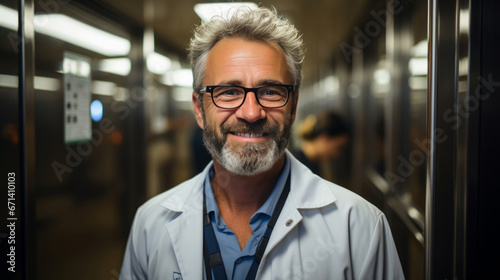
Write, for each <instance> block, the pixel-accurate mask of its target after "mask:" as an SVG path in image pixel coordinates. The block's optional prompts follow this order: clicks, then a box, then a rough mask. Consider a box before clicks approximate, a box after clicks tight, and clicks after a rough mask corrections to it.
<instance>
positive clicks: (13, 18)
mask: <svg viewBox="0 0 500 280" xmlns="http://www.w3.org/2000/svg"><path fill="white" fill-rule="evenodd" d="M17 22H18V14H17V11H16V10H14V9H11V8H7V7H5V6H2V5H0V26H3V27H5V28H8V29H12V30H17Z"/></svg>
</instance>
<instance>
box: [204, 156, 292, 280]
mask: <svg viewBox="0 0 500 280" xmlns="http://www.w3.org/2000/svg"><path fill="white" fill-rule="evenodd" d="M289 171H290V159H289V158H288V157H287V156H285V166H284V167H283V170H282V171H281V174H280V177H279V178H278V182H277V183H276V186H275V187H274V189H273V191H272V192H271V195H270V196H269V198H268V199H267V200H266V202H265V203H264V204H263V205H262V206H261V207H260V208H259V210H257V212H255V213H254V214H253V215H252V217H251V218H250V228H252V231H253V235H252V237H251V238H250V240H248V243H247V244H246V245H245V248H243V250H241V249H240V245H239V243H238V239H237V238H236V235H235V234H234V233H233V231H232V230H231V229H229V228H228V227H227V225H226V223H225V222H224V220H223V219H222V218H221V216H220V212H219V207H218V206H217V203H216V202H215V198H214V193H213V191H212V185H211V183H210V181H211V180H210V179H211V178H212V177H213V175H214V169H213V165H212V167H211V168H210V172H208V174H207V177H206V178H205V186H210V187H209V188H208V187H206V188H205V195H206V200H207V213H208V215H209V216H210V221H211V222H212V227H213V228H214V232H215V237H216V238H217V242H218V243H219V248H220V252H221V256H222V261H223V262H224V268H225V270H226V275H227V278H228V280H231V279H245V278H246V276H247V273H248V270H249V269H250V266H251V265H252V262H253V259H254V255H255V251H256V250H257V245H258V244H259V241H260V239H261V237H262V236H263V235H264V233H265V232H266V228H267V223H268V222H269V220H270V219H271V215H272V213H273V210H274V207H275V206H276V203H277V202H278V199H279V197H280V195H281V193H282V192H283V188H284V187H285V182H286V179H287V176H288V173H289Z"/></svg>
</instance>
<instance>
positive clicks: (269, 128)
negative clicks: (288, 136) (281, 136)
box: [221, 119, 281, 136]
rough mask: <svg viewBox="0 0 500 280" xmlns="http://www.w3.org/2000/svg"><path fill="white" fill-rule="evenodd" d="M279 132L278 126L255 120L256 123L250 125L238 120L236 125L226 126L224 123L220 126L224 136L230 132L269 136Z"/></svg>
mask: <svg viewBox="0 0 500 280" xmlns="http://www.w3.org/2000/svg"><path fill="white" fill-rule="evenodd" d="M280 131H281V128H280V126H279V125H278V124H274V125H273V124H270V123H269V122H268V121H267V120H265V119H262V120H257V121H256V122H253V123H250V122H247V121H245V120H238V122H236V123H232V124H228V123H224V124H222V126H221V132H222V134H223V135H224V136H226V135H227V134H228V133H231V132H240V133H251V132H252V133H264V134H268V135H271V136H274V135H277V134H278V133H279V132H280Z"/></svg>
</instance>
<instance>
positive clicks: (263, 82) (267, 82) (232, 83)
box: [220, 79, 284, 86]
mask: <svg viewBox="0 0 500 280" xmlns="http://www.w3.org/2000/svg"><path fill="white" fill-rule="evenodd" d="M242 84H243V83H242V82H241V81H239V80H229V81H222V82H221V83H220V85H230V86H242ZM271 84H278V85H284V83H282V82H281V81H278V80H273V79H267V80H261V81H259V82H258V83H257V86H262V85H271Z"/></svg>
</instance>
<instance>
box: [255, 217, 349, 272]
mask: <svg viewBox="0 0 500 280" xmlns="http://www.w3.org/2000/svg"><path fill="white" fill-rule="evenodd" d="M302 214H303V215H304V219H303V220H302V221H301V223H300V224H299V225H298V226H297V227H296V228H294V229H293V230H292V231H291V232H290V233H289V234H288V235H287V236H286V237H285V238H284V239H283V240H282V242H281V243H280V244H278V246H276V247H275V248H274V249H273V251H272V252H270V254H269V256H268V259H269V260H272V262H271V264H270V266H271V267H270V269H269V271H263V272H264V273H263V274H262V276H269V277H263V278H262V279H297V280H298V279H352V271H351V264H350V263H351V262H350V259H351V257H350V254H349V249H348V246H346V244H348V242H349V241H348V239H346V238H345V237H346V236H347V235H346V234H345V233H344V232H342V230H341V229H335V228H329V227H328V226H327V223H325V220H324V219H325V217H324V216H323V215H322V213H321V211H317V210H316V211H315V210H310V211H306V212H303V213H302ZM340 228H345V227H344V226H342V227H340ZM342 244H344V246H342ZM266 263H267V262H266ZM266 272H267V273H266Z"/></svg>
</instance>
